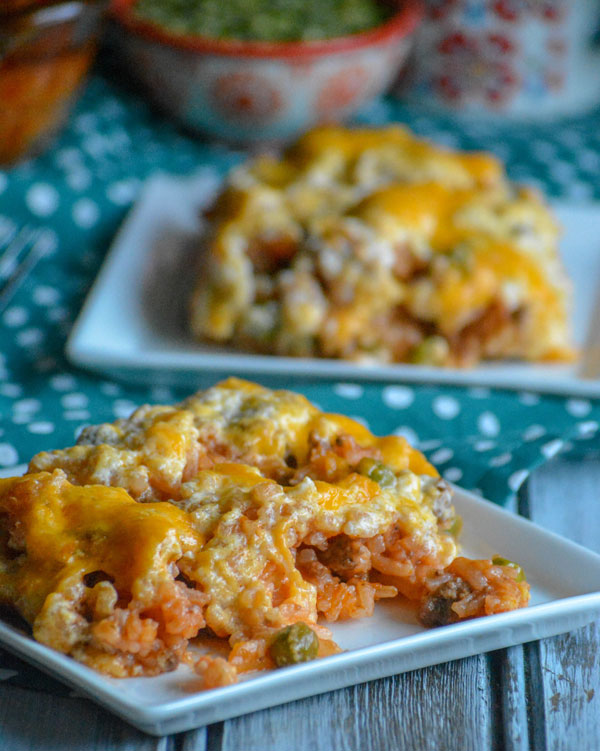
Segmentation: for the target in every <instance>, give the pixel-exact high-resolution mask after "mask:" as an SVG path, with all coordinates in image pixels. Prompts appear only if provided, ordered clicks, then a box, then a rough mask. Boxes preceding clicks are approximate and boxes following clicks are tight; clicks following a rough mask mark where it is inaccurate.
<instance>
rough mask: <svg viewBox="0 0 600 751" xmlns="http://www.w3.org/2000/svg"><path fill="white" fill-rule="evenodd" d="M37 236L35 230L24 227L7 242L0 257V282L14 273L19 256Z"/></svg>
mask: <svg viewBox="0 0 600 751" xmlns="http://www.w3.org/2000/svg"><path fill="white" fill-rule="evenodd" d="M37 234H39V232H38V231H37V230H33V229H31V227H28V226H27V225H25V226H24V227H22V228H21V229H20V230H19V231H18V232H17V233H16V234H15V235H14V236H13V238H12V239H11V240H10V241H9V243H8V246H7V247H6V249H5V250H4V252H3V253H2V255H1V256H0V282H2V281H4V280H6V279H8V277H9V276H10V275H11V274H12V273H13V272H14V271H15V269H16V267H17V260H18V258H19V255H20V254H21V252H22V251H23V250H24V249H25V248H26V247H27V246H28V245H29V244H30V243H31V242H33V241H34V240H35V236H36V235H37Z"/></svg>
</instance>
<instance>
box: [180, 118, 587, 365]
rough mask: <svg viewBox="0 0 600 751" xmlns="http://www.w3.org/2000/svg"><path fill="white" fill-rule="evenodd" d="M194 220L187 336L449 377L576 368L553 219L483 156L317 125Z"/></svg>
mask: <svg viewBox="0 0 600 751" xmlns="http://www.w3.org/2000/svg"><path fill="white" fill-rule="evenodd" d="M207 220H208V228H207V232H206V234H205V236H204V237H203V239H202V253H201V254H200V255H201V256H202V260H201V269H200V273H199V275H198V284H197V287H196V290H195V293H194V296H193V300H192V304H191V327H192V330H193V332H194V334H195V336H196V337H197V338H198V339H201V340H207V339H208V340H213V341H216V342H222V343H228V344H230V345H233V346H235V347H239V348H242V349H246V350H251V351H255V352H260V353H268V354H277V355H297V356H309V357H327V358H344V359H349V360H355V361H366V362H369V361H372V362H387V363H393V362H413V363H420V364H425V365H445V366H459V367H462V366H470V365H474V364H476V363H477V362H479V361H481V360H486V359H496V358H521V359H525V360H550V361H551V360H568V359H571V358H572V357H573V351H572V349H571V346H570V337H569V330H568V324H567V319H568V298H569V285H568V282H567V280H566V278H565V275H564V271H563V269H562V266H561V263H560V261H559V257H558V254H557V238H558V228H557V225H556V223H555V220H554V218H553V216H552V214H551V213H550V211H549V210H548V208H547V207H546V205H545V204H544V203H543V201H542V200H541V198H540V197H539V196H538V195H537V194H536V193H535V192H534V191H532V190H528V189H524V188H519V187H517V186H515V185H513V184H512V183H511V182H510V181H509V180H508V179H507V177H506V175H505V173H504V170H503V169H502V167H501V165H500V164H499V162H498V161H497V160H496V159H495V158H494V157H492V156H490V155H486V154H467V153H458V152H451V151H449V150H445V149H442V148H439V147H436V146H434V145H431V144H429V143H427V142H425V141H423V140H419V139H417V138H415V137H414V136H413V135H412V134H411V133H409V132H408V131H407V130H405V129H403V128H400V127H397V126H392V127H387V128H384V129H379V130H375V129H373V130H369V129H355V130H351V129H344V128H340V127H324V128H320V129H317V130H314V131H312V132H309V133H307V134H306V135H304V136H303V137H302V138H301V139H300V140H299V141H298V142H297V143H296V144H295V145H294V146H292V147H291V148H290V149H289V150H288V151H287V152H286V153H285V154H284V156H283V157H282V158H277V157H274V156H263V157H259V158H256V159H254V160H252V161H250V162H249V163H247V164H246V165H244V166H242V167H241V168H239V169H237V170H235V171H234V172H233V173H232V174H231V176H230V178H229V180H228V184H227V186H226V188H225V190H224V191H223V192H222V194H221V195H220V196H219V198H218V199H217V201H216V203H215V205H214V206H213V207H212V208H211V209H210V210H209V212H208V214H207Z"/></svg>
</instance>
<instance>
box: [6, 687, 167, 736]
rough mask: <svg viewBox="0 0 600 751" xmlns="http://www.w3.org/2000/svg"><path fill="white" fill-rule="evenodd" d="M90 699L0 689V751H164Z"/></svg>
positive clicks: (25, 690) (20, 689) (17, 688)
mask: <svg viewBox="0 0 600 751" xmlns="http://www.w3.org/2000/svg"><path fill="white" fill-rule="evenodd" d="M172 745H173V744H172V743H171V741H170V739H169V738H153V737H151V736H149V735H145V734H144V733H140V732H139V731H138V730H135V729H134V728H132V727H130V726H129V725H127V724H126V723H124V722H123V721H121V720H119V719H118V718H116V717H113V716H112V715H111V714H109V713H108V712H106V711H104V710H103V709H101V708H100V707H97V706H96V705H95V704H93V703H92V702H91V701H87V700H86V699H80V698H75V697H66V696H53V695H51V694H48V693H42V692H37V691H28V690H27V689H23V688H19V687H18V686H6V685H0V749H3V750H4V749H6V751H9V750H10V751H40V750H41V749H43V751H65V749H68V751H112V750H113V749H114V751H170V750H171V748H172Z"/></svg>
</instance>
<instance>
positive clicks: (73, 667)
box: [0, 488, 600, 735]
mask: <svg viewBox="0 0 600 751" xmlns="http://www.w3.org/2000/svg"><path fill="white" fill-rule="evenodd" d="M454 503H455V505H456V508H457V511H458V513H459V514H460V515H461V516H462V517H463V521H464V527H463V533H462V543H463V551H464V553H465V554H466V555H469V556H470V557H476V558H490V557H491V556H493V555H494V554H500V555H502V556H504V557H506V558H508V559H510V560H515V561H518V562H519V563H520V564H521V565H522V566H523V568H524V569H525V572H526V575H527V580H528V581H529V583H530V585H531V595H532V597H531V605H530V606H529V607H527V608H523V609H521V610H515V611H512V612H510V613H501V614H499V615H493V616H488V617H486V618H477V619H474V620H471V621H465V622H463V623H458V624H455V625H452V626H444V627H442V628H437V629H424V628H423V627H422V626H420V625H419V624H418V623H416V621H415V619H414V616H412V615H411V614H410V613H409V612H407V611H406V610H405V609H403V608H402V606H401V605H399V604H398V603H394V602H388V603H386V604H385V605H384V604H383V603H379V604H378V605H377V606H376V608H375V614H374V615H373V617H372V618H364V619H361V620H357V621H350V622H347V623H340V624H334V625H333V627H332V631H333V635H334V639H335V640H336V641H337V642H338V644H339V645H340V646H341V647H342V648H343V649H344V650H346V651H344V652H342V653H341V654H337V655H333V656H332V657H327V658H324V659H322V660H315V661H314V662H307V663H304V664H302V665H296V666H293V667H289V668H283V669H280V670H273V671H269V672H263V673H255V674H254V675H253V676H252V677H250V678H247V679H246V680H244V681H243V682H240V683H238V684H235V685H233V686H227V687H225V688H220V689H214V690H212V691H205V692H199V691H198V690H197V688H198V678H197V677H195V676H194V675H193V673H192V672H191V671H190V669H189V668H186V667H180V668H179V669H178V670H176V671H175V672H173V673H167V674H165V675H161V676H158V677H156V678H127V679H121V680H117V679H113V678H107V677H105V676H103V675H101V674H99V673H96V672H95V671H93V670H91V669H90V668H86V667H84V666H82V665H80V664H78V663H77V662H75V661H74V660H72V659H70V658H68V657H65V656H64V655H62V654H60V653H58V652H55V651H53V650H51V649H49V648H48V647H45V646H43V645H42V644H38V643H37V642H35V641H34V640H33V639H32V638H31V637H29V636H27V635H26V634H25V633H24V632H22V631H19V630H18V629H17V628H15V627H14V626H11V625H9V624H7V623H2V622H0V644H2V645H4V646H5V647H7V648H9V649H11V650H12V651H13V652H15V653H16V654H18V655H20V656H21V657H23V658H24V659H26V660H28V661H29V662H32V663H33V664H34V665H37V666H38V667H40V668H41V669H42V670H45V671H46V672H48V673H50V674H51V675H53V676H54V677H57V678H60V679H61V680H64V681H65V682H66V683H68V684H70V685H71V686H73V687H75V688H77V689H78V690H79V691H81V692H83V693H85V694H87V695H88V696H89V697H90V698H91V699H93V700H94V701H96V702H98V703H100V704H102V705H103V706H105V707H107V708H108V709H109V710H110V711H112V712H114V713H115V714H117V715H119V716H120V717H122V718H123V719H125V720H127V721H128V722H130V723H131V724H133V725H135V726H136V727H138V728H140V729H141V730H144V731H145V732H147V733H152V734H155V735H164V734H167V733H176V732H179V731H181V730H188V729H190V728H194V727H199V726H201V725H206V724H209V723H212V722H217V721H219V720H224V719H227V718H229V717H235V716H237V715H241V714H245V713H247V712H253V711H255V710H258V709H264V708H265V707H271V706H275V705H277V704H283V703H285V702H288V701H292V700H294V699H300V698H302V697H305V696H313V695H315V694H319V693H324V692H326V691H331V690H333V689H337V688H342V687H344V686H350V685H354V684H356V683H362V682H364V681H369V680H373V679H375V678H382V677H384V676H388V675H394V674H397V673H403V672H405V671H408V670H414V669H416V668H421V667H425V666H426V665H434V664H437V663H441V662H447V661H448V660H456V659H459V658H462V657H467V656H469V655H473V654H477V653H480V652H486V651H489V650H493V649H500V648H504V647H508V646H512V645H514V644H520V643H522V642H525V641H531V640H533V639H541V638H545V637H547V636H553V635H555V634H558V633H562V632H564V631H570V630H572V629H576V628H580V627H581V626H584V625H585V624H587V623H590V622H591V621H593V620H595V619H596V618H597V617H598V616H599V615H600V592H598V591H597V589H598V583H599V582H600V556H599V555H596V554H595V553H592V552H591V551H589V550H586V549H585V548H582V547H580V546H579V545H576V544H575V543H572V542H569V541H568V540H565V539H563V538H561V537H558V536H557V535H554V534H552V533H550V532H546V531H544V530H543V529H540V528H539V527H537V526H535V525H534V524H532V523H531V522H528V521H526V520H524V519H522V518H521V517H518V516H515V515H513V514H510V513H509V512H507V511H503V510H502V509H500V508H499V507H497V506H495V505H493V504H491V503H489V502H488V501H483V500H481V499H479V498H477V497H476V496H474V495H472V494H470V493H466V492H465V491H463V490H460V489H459V488H455V495H454Z"/></svg>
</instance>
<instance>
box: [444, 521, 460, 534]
mask: <svg viewBox="0 0 600 751" xmlns="http://www.w3.org/2000/svg"><path fill="white" fill-rule="evenodd" d="M462 526H463V521H462V519H461V518H460V516H455V517H454V519H453V520H452V524H451V525H450V526H449V527H448V529H446V530H444V531H445V532H446V534H448V535H452V537H458V536H459V535H460V533H461V532H462Z"/></svg>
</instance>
